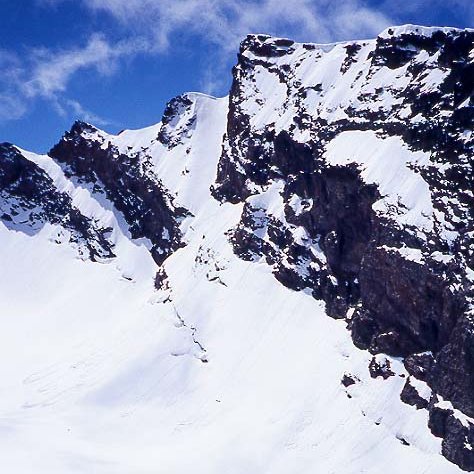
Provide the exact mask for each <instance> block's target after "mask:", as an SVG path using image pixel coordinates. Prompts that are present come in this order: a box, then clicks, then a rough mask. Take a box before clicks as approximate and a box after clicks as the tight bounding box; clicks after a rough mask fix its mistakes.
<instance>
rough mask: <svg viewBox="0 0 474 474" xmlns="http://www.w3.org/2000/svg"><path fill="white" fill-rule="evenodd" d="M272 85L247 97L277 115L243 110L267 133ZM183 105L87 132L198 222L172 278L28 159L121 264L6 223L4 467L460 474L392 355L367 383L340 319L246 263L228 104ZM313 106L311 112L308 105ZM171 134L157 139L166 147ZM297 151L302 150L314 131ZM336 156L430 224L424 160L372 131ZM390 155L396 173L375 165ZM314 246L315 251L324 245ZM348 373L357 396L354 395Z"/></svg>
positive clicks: (57, 170)
mask: <svg viewBox="0 0 474 474" xmlns="http://www.w3.org/2000/svg"><path fill="white" fill-rule="evenodd" d="M428 33H429V31H428V32H427V33H425V34H428ZM368 45H370V42H367V43H364V44H363V45H362V49H361V50H360V53H359V54H361V55H362V54H366V53H367V51H366V50H365V49H364V48H366V47H368ZM299 47H300V46H298V48H299ZM301 49H303V46H301ZM328 49H330V51H332V55H330V54H329V53H327V55H326V53H325V54H324V55H323V59H322V61H325V63H324V64H325V66H324V67H322V66H321V67H319V68H318V69H317V70H315V71H314V73H312V74H313V75H314V74H322V73H323V71H325V73H324V74H325V75H324V77H323V76H321V77H317V78H316V77H312V78H311V81H312V83H313V82H314V83H315V82H321V83H322V84H325V83H326V81H329V80H330V77H331V76H332V75H333V69H331V68H332V67H333V66H334V65H335V64H336V63H337V64H336V66H337V68H339V67H340V63H338V62H337V61H338V58H339V56H338V54H339V53H338V52H337V51H339V49H342V45H335V46H331V47H330V48H329V47H328ZM295 54H296V53H295ZM302 54H303V53H302ZM311 54H322V53H311ZM296 56H297V55H296ZM309 64H311V62H310V61H306V62H305V63H304V64H303V66H302V67H304V68H306V67H308V68H309ZM336 66H334V67H336ZM364 67H365V66H364ZM348 74H349V73H348ZM350 74H354V75H355V76H356V75H357V70H354V71H352V72H351V73H350ZM263 76H264V74H263V73H262V76H261V77H260V76H259V75H258V74H257V77H256V78H255V82H254V85H255V87H258V88H261V90H263V89H271V90H274V91H275V94H274V95H273V96H271V97H268V95H267V97H265V99H264V100H268V101H271V106H269V105H268V104H267V106H265V107H262V109H261V113H259V114H253V113H252V120H253V123H252V127H253V128H254V129H258V127H259V126H260V125H262V126H263V124H265V123H268V122H269V120H274V119H275V118H277V120H276V122H275V127H277V128H278V127H281V128H282V129H283V128H284V127H286V124H287V122H286V121H287V120H289V118H288V117H291V115H292V114H294V113H295V111H294V110H292V109H291V108H287V105H282V104H281V103H280V102H278V101H279V100H280V98H279V97H280V96H279V95H278V94H277V90H278V88H280V87H282V86H281V84H280V85H279V83H277V82H278V81H274V82H275V83H272V84H269V83H268V81H270V79H269V77H270V76H268V77H266V76H265V77H263ZM304 77H305V78H309V77H310V72H308V74H307V75H305V76H304ZM308 80H309V79H308ZM344 80H345V79H344ZM402 80H403V79H400V81H402ZM259 81H264V82H265V84H264V85H261V84H260V82H259ZM248 87H249V88H250V87H251V86H248ZM339 87H340V88H341V90H342V89H345V90H347V87H348V86H347V84H342V85H341V86H336V87H330V89H333V92H330V91H328V95H327V97H326V99H325V100H326V102H325V107H326V109H325V110H326V112H325V113H327V114H329V113H330V114H336V115H337V114H342V113H343V112H342V109H343V107H342V106H340V107H339V106H338V107H336V106H335V108H334V109H331V110H332V111H331V112H328V111H329V110H330V105H331V100H332V99H331V94H332V93H333V94H334V97H336V96H338V99H337V100H338V101H339V102H343V103H344V106H345V105H346V102H345V99H344V100H343V99H341V96H340V95H338V94H339V92H338V91H339ZM259 90H260V89H259ZM254 100H255V97H253V98H252V101H250V100H249V103H250V102H252V104H253V105H252V107H254V106H255V102H254ZM334 100H335V99H334ZM349 100H352V99H350V97H349V96H348V97H347V101H349ZM390 100H392V99H390ZM347 103H349V102H347ZM182 104H184V105H183V106H181V105H180V106H179V113H178V114H177V115H176V116H173V118H172V119H170V120H167V122H166V123H165V122H163V123H159V124H157V125H153V126H151V127H148V128H146V129H143V130H126V131H123V132H121V133H120V134H119V135H110V134H107V133H106V132H103V131H101V130H98V129H97V130H96V131H94V132H93V133H91V132H87V133H89V134H90V135H89V136H88V137H87V138H88V139H89V140H90V141H91V143H92V142H95V143H98V144H99V145H98V146H99V147H101V148H103V149H106V148H109V147H115V149H116V150H118V151H119V152H120V153H123V154H128V155H130V156H133V157H134V158H136V159H137V160H138V162H139V163H140V165H141V166H142V167H143V168H144V169H145V168H146V169H147V170H148V171H149V172H150V173H153V174H154V175H155V176H157V177H158V178H159V180H160V182H161V183H162V185H163V186H164V187H165V189H166V190H167V192H169V193H170V195H171V196H172V197H173V199H174V200H175V204H176V206H182V207H184V208H185V209H187V210H189V211H190V214H189V215H188V216H187V217H186V218H185V219H184V220H182V221H181V222H180V231H181V233H182V240H183V242H184V244H185V245H184V246H182V247H180V248H178V249H177V250H175V251H174V252H173V253H172V254H171V255H170V256H169V257H168V258H167V259H166V260H165V262H164V264H163V267H162V269H159V268H158V266H157V264H156V262H155V261H154V260H153V258H152V257H151V255H150V252H149V249H150V242H148V241H147V240H146V239H132V238H131V235H130V233H129V232H128V227H127V222H126V221H125V219H124V216H123V215H122V214H121V213H120V212H119V211H118V210H117V208H116V207H115V206H114V204H113V203H112V202H111V201H110V200H108V199H107V198H106V197H105V196H104V195H103V194H100V193H97V192H95V191H94V189H93V187H92V186H91V185H90V183H87V182H84V181H83V180H80V179H76V178H75V177H74V176H72V177H71V176H68V174H67V173H65V170H66V168H67V167H65V166H60V165H58V164H57V163H56V162H55V161H53V160H52V159H51V158H50V157H48V156H39V155H35V154H33V153H30V152H26V151H24V150H19V151H20V153H21V154H22V155H23V156H24V157H25V158H26V159H27V160H29V161H30V162H32V163H34V164H35V165H37V166H39V167H40V168H41V169H42V170H44V172H45V173H47V175H48V176H50V178H51V179H52V181H53V182H54V185H55V186H56V187H57V189H59V190H61V191H62V192H65V193H67V194H68V195H69V196H70V197H71V198H72V202H73V205H74V206H75V207H76V208H77V209H79V210H80V212H81V213H82V214H83V215H84V216H86V217H88V218H90V219H92V220H93V221H94V222H95V223H96V224H97V225H100V226H101V227H110V229H111V230H110V240H111V241H112V243H113V246H114V247H113V252H114V256H113V257H111V258H104V259H101V260H99V261H97V262H92V261H91V260H89V259H87V258H84V257H83V256H82V255H81V254H80V252H78V251H77V248H76V246H74V245H70V243H69V242H68V239H67V236H66V237H65V238H64V239H63V240H60V241H59V243H58V241H57V239H56V240H55V236H56V235H57V234H58V232H59V233H61V232H62V228H61V225H60V224H51V223H46V224H44V225H43V226H42V227H41V229H40V230H39V231H37V232H34V233H32V234H28V233H25V232H22V231H21V230H14V229H11V228H8V227H6V226H5V225H4V223H3V222H2V221H0V242H1V245H0V265H1V267H2V268H3V269H4V271H3V272H2V274H1V275H0V318H1V320H2V329H3V330H2V331H1V332H0V359H1V360H2V361H3V362H2V363H1V364H0V392H1V393H2V397H1V398H0V465H1V466H2V467H3V469H5V470H6V472H9V473H14V474H31V473H39V474H42V473H50V474H53V473H58V474H59V473H60V474H76V473H86V472H87V473H94V474H95V473H97V474H122V473H123V474H130V473H133V474H148V473H149V474H151V473H153V474H157V473H160V474H161V473H163V474H181V473H185V472H193V473H202V474H213V473H215V474H218V473H222V472H225V473H229V474H232V473H235V474H240V473H246V474H251V473H255V474H262V473H269V474H278V473H281V474H284V473H289V472H292V473H302V474H303V473H305V474H306V473H308V474H309V473H315V472H316V473H324V474H326V473H328V474H329V473H334V474H336V473H337V474H358V473H362V472H363V473H367V474H379V473H380V472H385V473H387V474H398V473H400V472H410V473H416V474H423V473H426V474H428V473H429V474H449V473H458V472H462V471H461V469H460V468H459V467H457V466H456V465H455V464H452V463H450V462H448V461H447V460H446V459H445V458H444V457H443V456H441V454H440V452H441V440H440V439H439V438H435V437H434V436H433V435H432V434H431V433H430V431H429V429H428V428H427V420H428V412H427V411H425V410H417V409H416V408H415V407H413V406H409V405H407V404H404V403H403V402H402V401H401V400H400V393H401V391H402V389H403V387H404V385H405V382H406V380H407V377H408V373H407V371H406V369H405V367H404V365H403V361H402V360H401V359H400V358H395V357H388V356H385V355H383V354H379V355H377V356H376V357H375V361H376V362H377V363H378V364H380V366H382V367H385V368H386V369H388V370H389V371H391V372H392V376H391V377H389V378H387V379H386V380H385V379H384V378H383V377H382V376H378V377H372V376H371V375H370V373H369V369H368V366H369V365H370V364H371V361H372V357H373V356H372V354H371V353H369V352H368V351H366V350H360V349H357V348H356V347H355V346H354V344H353V342H352V340H351V337H350V334H349V332H348V331H347V328H346V322H345V321H344V320H336V319H332V318H329V317H327V315H326V311H325V305H324V303H323V302H322V301H318V300H316V299H315V298H314V297H313V296H312V294H311V292H310V291H309V290H308V289H305V290H302V291H293V290H290V289H289V288H286V287H285V286H283V285H282V284H281V283H279V282H278V281H277V280H276V279H275V278H274V275H273V273H272V270H273V269H272V267H271V265H269V264H268V263H267V261H266V259H265V258H264V257H263V256H261V257H258V258H255V259H253V260H251V261H245V260H242V259H241V258H239V257H238V256H237V255H236V254H235V252H234V248H233V245H232V243H231V242H230V241H229V236H230V235H231V233H232V230H233V229H235V228H236V227H237V226H238V225H239V222H240V219H241V216H242V212H243V209H244V204H245V203H244V202H239V203H236V204H232V203H231V202H219V201H218V200H216V199H215V198H214V197H213V196H212V195H211V186H212V185H214V183H215V179H216V174H217V171H218V162H219V159H220V157H221V151H222V144H223V137H224V134H225V133H226V117H227V113H228V98H223V99H214V98H211V97H207V96H204V95H201V94H187V96H186V98H185V99H184V100H183V101H182ZM240 106H241V107H242V108H245V107H246V103H245V102H243V103H242V104H240ZM249 107H250V105H249ZM311 107H316V108H317V107H319V105H318V103H317V101H313V102H312V103H311ZM269 110H270V111H271V113H270V112H268V111H269ZM275 111H280V112H281V113H280V112H278V113H277V114H276V115H275ZM267 112H268V116H267V115H266V113H267ZM164 125H165V126H166V141H164V140H160V139H158V136H159V135H160V133H162V130H163V127H164ZM295 136H296V137H297V139H298V140H300V141H304V140H305V138H304V134H301V135H297V134H295ZM354 144H356V145H355V146H354ZM224 146H227V144H226V143H225V142H224ZM325 153H326V155H325V159H327V160H328V162H330V163H332V164H333V165H335V166H343V165H345V164H349V163H355V164H356V165H357V166H358V167H359V168H360V170H361V173H362V176H363V177H364V179H366V180H367V182H370V183H375V184H377V185H378V186H379V187H380V188H381V189H382V199H381V201H380V202H378V203H377V204H376V205H375V206H376V207H377V209H378V208H380V210H381V212H382V211H383V210H384V206H390V205H394V203H397V202H399V200H401V201H402V202H403V205H404V207H403V209H404V211H405V213H404V214H402V215H397V218H398V219H399V220H400V222H401V225H405V224H409V225H416V226H417V227H419V228H420V229H424V226H427V227H428V228H429V227H430V225H432V213H433V209H432V203H431V197H430V189H429V188H428V187H427V184H426V182H425V181H423V179H421V177H420V175H418V174H417V173H415V172H414V171H412V170H411V168H410V166H409V165H412V164H415V163H416V164H418V165H420V164H421V165H423V164H425V162H426V160H427V158H426V155H425V154H424V153H423V152H413V151H410V150H409V149H408V148H407V147H405V146H404V145H403V144H401V143H400V141H397V140H396V139H395V138H385V139H384V138H380V137H377V136H376V135H375V133H373V132H371V131H366V132H360V131H346V132H343V133H341V134H339V135H338V136H337V137H336V138H335V139H334V140H333V141H331V142H330V144H329V145H328V147H327V148H326V151H325ZM367 153H368V156H367ZM389 155H396V156H397V161H396V162H395V163H394V162H387V161H384V160H386V158H387V156H389ZM407 182H408V183H409V186H405V187H403V189H402V184H403V185H406V183H407ZM279 183H280V182H279V181H278V180H275V181H273V182H272V184H271V185H270V186H268V187H264V189H263V190H260V189H259V193H254V196H252V197H250V198H249V200H248V202H247V204H250V205H252V206H254V207H255V208H262V209H265V212H268V214H269V215H274V216H275V215H276V216H278V217H279V218H281V219H284V211H283V207H284V203H283V201H282V195H281V192H282V187H281V186H280V184H279ZM257 188H258V187H256V188H255V189H257ZM260 191H261V192H260ZM291 203H292V206H293V208H294V209H296V210H297V211H295V212H303V211H302V209H307V206H308V202H306V203H304V202H303V201H302V199H301V197H299V196H297V195H294V197H293V198H292V201H291ZM302 203H303V204H305V205H304V206H303V207H302ZM311 205H312V203H309V206H311ZM287 224H288V223H287ZM292 229H293V232H294V236H296V237H295V238H298V239H301V240H302V241H305V242H308V239H309V237H308V236H307V235H306V234H305V230H304V228H303V227H302V226H300V227H298V226H294V227H293V228H292ZM262 232H263V231H262ZM262 236H264V234H262ZM308 245H309V246H312V249H313V250H314V251H315V252H317V251H319V253H320V252H321V251H320V249H319V247H318V246H317V243H316V242H310V243H308ZM318 249H319V250H318ZM321 258H322V257H321ZM158 271H160V272H161V274H162V275H164V277H163V281H162V284H161V285H157V284H156V282H155V275H156V273H157V272H158ZM344 375H346V376H349V377H350V378H351V380H352V382H353V383H352V384H351V385H349V386H347V387H346V386H345V385H344V384H342V383H341V380H342V379H343V377H344ZM417 387H418V388H417V390H418V393H419V394H420V396H421V397H422V398H429V396H430V392H431V391H430V389H429V387H428V386H427V385H426V384H424V385H423V383H422V382H420V381H418V385H417ZM448 403H449V402H448ZM468 420H469V419H468ZM466 423H469V421H467V422H466Z"/></svg>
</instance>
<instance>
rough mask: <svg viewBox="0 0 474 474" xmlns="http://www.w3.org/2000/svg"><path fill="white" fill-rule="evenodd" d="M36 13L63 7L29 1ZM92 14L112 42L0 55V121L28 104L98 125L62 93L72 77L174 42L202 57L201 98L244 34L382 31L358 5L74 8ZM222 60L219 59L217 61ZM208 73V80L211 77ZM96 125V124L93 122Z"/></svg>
mask: <svg viewBox="0 0 474 474" xmlns="http://www.w3.org/2000/svg"><path fill="white" fill-rule="evenodd" d="M37 1H38V4H41V5H42V7H43V8H45V7H46V8H50V7H51V6H54V5H55V4H59V3H62V2H68V1H71V0H37ZM80 1H81V2H82V4H83V6H84V7H85V8H86V10H88V11H90V12H91V13H92V14H99V15H103V14H106V15H108V16H109V17H110V18H112V19H113V20H115V24H116V28H117V31H115V32H114V33H115V35H114V36H115V37H117V36H118V37H119V38H121V39H119V40H118V41H117V40H114V41H112V40H111V39H110V38H108V37H107V36H105V35H104V34H101V33H97V34H95V35H93V36H92V37H91V38H90V39H89V40H88V41H87V42H86V43H85V44H82V45H78V46H77V47H75V48H72V49H68V50H64V49H56V50H51V49H35V50H32V51H30V52H29V54H27V55H26V57H23V58H22V59H21V60H19V59H18V58H17V57H15V56H13V55H12V56H11V57H9V56H8V54H6V53H3V57H2V53H1V52H0V66H2V65H3V66H4V67H3V68H1V69H2V70H3V71H2V72H1V73H0V85H1V86H2V89H3V90H2V91H1V92H0V119H5V118H18V117H20V116H21V115H22V114H24V113H25V112H26V111H27V109H28V104H29V103H30V102H31V101H34V100H35V99H38V98H41V99H46V100H48V101H50V102H51V104H52V105H53V106H54V108H55V110H57V112H58V113H60V114H63V115H67V114H75V115H79V114H80V115H82V116H83V118H85V117H87V116H88V117H89V118H91V119H99V121H101V122H102V123H104V122H105V121H104V120H103V119H100V118H99V117H97V116H94V114H92V113H91V112H87V111H86V110H85V109H84V108H83V107H82V105H81V104H80V103H79V102H77V101H73V100H71V99H69V98H67V91H68V86H69V84H70V82H71V80H72V79H73V78H74V77H75V76H76V75H78V74H81V73H85V72H89V71H93V72H95V73H97V74H99V75H110V74H113V73H114V72H116V71H117V70H119V68H120V65H121V61H122V60H123V59H124V58H130V57H134V56H136V55H137V54H148V55H157V54H162V53H166V52H168V51H169V50H170V49H171V47H172V46H173V45H174V44H175V43H176V42H179V43H180V44H186V43H188V44H190V43H191V42H192V41H193V40H194V39H196V38H198V39H199V41H200V42H201V43H202V44H207V45H208V47H209V50H210V58H209V61H212V62H214V63H215V65H217V67H213V68H211V67H210V68H208V71H207V72H206V74H205V77H203V79H202V83H203V86H204V88H205V89H207V91H208V92H215V90H216V89H219V85H220V78H219V75H220V74H221V73H222V68H221V67H219V65H222V64H224V63H226V60H225V58H229V57H230V53H231V52H234V51H235V50H236V49H237V47H238V43H239V42H240V41H241V39H242V38H243V37H245V35H246V34H248V33H256V32H264V33H270V34H274V35H278V36H291V37H293V38H295V39H300V40H305V41H318V42H328V41H333V40H340V39H351V38H352V37H354V38H355V37H361V36H366V37H368V36H373V35H375V34H376V33H378V32H379V31H381V30H382V29H383V28H384V27H386V26H387V25H388V24H389V23H390V19H389V18H388V17H387V16H386V15H385V14H383V13H381V12H379V11H376V10H374V9H371V8H369V7H367V6H366V4H365V3H364V1H363V0H340V1H339V2H334V1H330V0H286V1H281V0H258V1H257V0H179V1H176V0H80ZM223 58H224V59H223ZM212 71H214V75H213V74H212ZM96 122H98V121H97V120H96Z"/></svg>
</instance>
